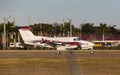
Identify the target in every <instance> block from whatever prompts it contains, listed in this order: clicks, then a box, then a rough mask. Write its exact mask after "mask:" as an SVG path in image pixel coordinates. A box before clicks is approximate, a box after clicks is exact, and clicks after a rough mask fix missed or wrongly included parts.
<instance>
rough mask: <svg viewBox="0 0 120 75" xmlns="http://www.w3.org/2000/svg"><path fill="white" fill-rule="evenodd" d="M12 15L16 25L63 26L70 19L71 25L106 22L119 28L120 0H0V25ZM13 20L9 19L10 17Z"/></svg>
mask: <svg viewBox="0 0 120 75" xmlns="http://www.w3.org/2000/svg"><path fill="white" fill-rule="evenodd" d="M10 14H12V15H13V16H14V17H15V18H16V24H17V25H27V24H28V21H27V19H28V16H30V24H34V23H41V22H42V23H43V22H44V23H54V22H58V23H62V19H63V18H64V19H65V21H68V20H67V18H72V24H74V25H75V26H76V27H78V26H79V25H80V24H81V23H86V22H90V23H94V24H95V25H99V23H107V24H108V25H117V27H119V28H120V26H119V25H120V0H0V23H2V22H3V17H8V16H9V15H10ZM9 21H12V17H11V18H9Z"/></svg>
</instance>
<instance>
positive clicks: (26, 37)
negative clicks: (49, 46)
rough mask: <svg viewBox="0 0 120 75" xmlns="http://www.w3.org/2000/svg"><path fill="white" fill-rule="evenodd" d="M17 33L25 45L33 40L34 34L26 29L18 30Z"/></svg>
mask: <svg viewBox="0 0 120 75" xmlns="http://www.w3.org/2000/svg"><path fill="white" fill-rule="evenodd" d="M19 32H20V35H21V37H22V39H23V41H24V42H25V43H26V42H30V41H32V40H35V36H34V34H33V33H32V32H31V31H30V30H29V29H28V28H22V29H19Z"/></svg>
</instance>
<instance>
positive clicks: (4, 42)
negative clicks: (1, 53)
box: [3, 15, 12, 49]
mask: <svg viewBox="0 0 120 75" xmlns="http://www.w3.org/2000/svg"><path fill="white" fill-rule="evenodd" d="M11 16H12V15H10V16H9V17H8V18H7V19H6V18H5V17H4V19H3V20H4V33H3V49H5V47H6V21H7V20H8V19H9V18H10V17H11Z"/></svg>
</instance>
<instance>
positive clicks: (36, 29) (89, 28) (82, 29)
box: [0, 22, 120, 40]
mask: <svg viewBox="0 0 120 75" xmlns="http://www.w3.org/2000/svg"><path fill="white" fill-rule="evenodd" d="M3 25H4V24H3V23H1V24H0V35H1V36H2V34H3V31H4V30H3V29H4V28H3ZM13 25H14V24H13V22H7V23H6V33H7V34H8V38H9V40H12V39H11V38H10V37H11V36H10V34H13V32H16V34H18V28H21V27H22V26H18V27H13ZM115 27H116V25H107V24H106V23H100V24H99V25H98V26H96V25H94V23H84V24H81V25H80V26H79V27H75V26H74V25H72V36H78V37H81V36H82V35H83V34H93V35H102V34H105V35H112V36H116V37H117V36H119V34H120V30H119V29H116V28H115ZM30 29H31V31H32V32H33V33H34V34H35V35H42V36H51V37H53V36H69V35H70V23H69V22H64V24H62V23H61V24H59V23H53V24H46V23H38V24H34V25H30ZM13 37H14V35H13Z"/></svg>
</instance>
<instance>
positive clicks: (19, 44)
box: [10, 42, 24, 48]
mask: <svg viewBox="0 0 120 75" xmlns="http://www.w3.org/2000/svg"><path fill="white" fill-rule="evenodd" d="M10 47H14V43H13V42H11V43H10ZM16 47H18V48H24V47H23V46H22V45H21V43H20V42H16Z"/></svg>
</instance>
